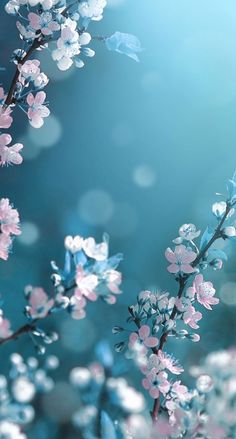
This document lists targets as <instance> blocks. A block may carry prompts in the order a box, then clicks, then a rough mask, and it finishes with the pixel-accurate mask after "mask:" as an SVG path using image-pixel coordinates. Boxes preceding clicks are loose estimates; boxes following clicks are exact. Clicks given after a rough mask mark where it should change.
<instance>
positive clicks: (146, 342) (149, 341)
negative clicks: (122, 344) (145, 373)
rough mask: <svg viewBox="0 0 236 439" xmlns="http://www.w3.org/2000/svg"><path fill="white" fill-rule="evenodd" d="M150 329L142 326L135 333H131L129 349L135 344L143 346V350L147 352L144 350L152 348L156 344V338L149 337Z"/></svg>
mask: <svg viewBox="0 0 236 439" xmlns="http://www.w3.org/2000/svg"><path fill="white" fill-rule="evenodd" d="M150 332H151V330H150V328H149V326H148V325H143V326H141V328H139V330H138V334H137V332H132V334H130V337H129V343H130V347H131V348H132V346H133V345H135V344H136V343H137V342H138V343H141V344H143V346H144V348H145V349H144V350H146V351H147V349H146V348H150V347H151V348H154V347H155V346H157V344H158V338H156V337H152V336H151V337H150Z"/></svg>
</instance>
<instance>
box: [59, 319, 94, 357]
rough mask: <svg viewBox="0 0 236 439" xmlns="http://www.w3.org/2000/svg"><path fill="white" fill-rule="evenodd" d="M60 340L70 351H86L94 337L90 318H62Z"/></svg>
mask: <svg viewBox="0 0 236 439" xmlns="http://www.w3.org/2000/svg"><path fill="white" fill-rule="evenodd" d="M60 333H61V334H62V335H61V342H62V344H63V345H64V347H65V348H66V349H68V350H69V351H72V352H86V351H88V350H89V349H90V348H91V346H92V345H93V343H94V341H95V339H96V332H95V328H94V326H93V323H92V322H91V320H89V319H88V318H87V317H86V319H83V320H79V321H78V320H73V319H70V320H64V321H63V322H62V324H61V331H60Z"/></svg>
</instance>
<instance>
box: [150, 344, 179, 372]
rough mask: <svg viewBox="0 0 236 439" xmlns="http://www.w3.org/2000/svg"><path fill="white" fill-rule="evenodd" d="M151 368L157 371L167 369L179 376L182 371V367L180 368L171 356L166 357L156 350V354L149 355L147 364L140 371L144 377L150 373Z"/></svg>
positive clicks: (165, 354) (163, 353) (164, 353)
mask: <svg viewBox="0 0 236 439" xmlns="http://www.w3.org/2000/svg"><path fill="white" fill-rule="evenodd" d="M153 368H155V369H157V370H159V371H161V370H165V369H168V370H169V371H170V372H171V373H173V374H175V375H179V374H180V373H182V372H183V371H184V369H183V367H182V366H180V365H179V364H178V362H177V361H176V360H175V359H174V358H173V357H171V355H168V354H167V353H166V352H163V351H161V350H158V354H151V355H150V356H149V358H148V361H147V364H146V365H145V366H143V367H142V368H141V370H142V372H143V373H144V374H145V375H146V374H147V373H148V371H151V370H152V369H153Z"/></svg>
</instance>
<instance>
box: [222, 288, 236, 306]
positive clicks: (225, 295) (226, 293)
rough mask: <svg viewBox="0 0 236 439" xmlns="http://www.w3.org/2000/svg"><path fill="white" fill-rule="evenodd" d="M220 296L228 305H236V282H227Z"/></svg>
mask: <svg viewBox="0 0 236 439" xmlns="http://www.w3.org/2000/svg"><path fill="white" fill-rule="evenodd" d="M220 298H221V300H222V302H223V303H225V304H226V305H236V283H234V282H226V283H225V284H224V285H223V286H222V287H221V289H220Z"/></svg>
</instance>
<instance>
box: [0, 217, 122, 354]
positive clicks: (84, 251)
mask: <svg viewBox="0 0 236 439" xmlns="http://www.w3.org/2000/svg"><path fill="white" fill-rule="evenodd" d="M14 218H15V217H14V216H13V219H14ZM4 227H5V228H6V231H9V232H10V231H11V232H12V233H13V232H15V233H16V232H17V230H18V224H17V222H16V221H15V222H13V220H12V222H11V223H10V222H8V223H6V224H4ZM65 250H66V253H65V264H64V268H63V269H62V270H61V269H59V268H58V267H57V265H56V264H55V262H52V267H53V269H54V273H53V274H52V282H53V286H54V289H53V292H52V293H51V294H50V295H48V294H47V293H46V292H45V291H44V289H43V288H42V287H33V286H30V285H29V286H27V287H26V288H25V298H26V301H27V306H26V307H25V310H24V313H25V315H26V317H27V320H28V323H27V324H26V325H24V326H23V327H21V328H19V330H17V331H16V332H15V333H14V332H13V331H12V329H11V324H10V322H9V321H8V320H7V319H5V318H3V315H2V314H1V315H0V344H3V343H4V342H6V341H7V340H11V339H14V338H17V337H18V336H19V335H21V334H24V333H30V334H31V338H32V340H33V342H34V345H35V348H36V351H37V352H38V353H41V354H43V353H44V352H45V345H48V344H50V343H53V342H54V341H56V340H57V339H58V335H57V333H55V332H45V331H44V330H43V329H42V328H41V327H39V325H38V323H39V321H40V320H42V319H44V318H46V317H47V316H49V315H50V314H52V313H56V312H58V311H63V310H67V311H68V313H69V314H70V315H71V317H72V318H74V319H83V318H84V317H85V316H86V311H85V307H86V305H87V302H88V301H91V302H94V301H96V300H98V299H99V298H100V299H102V300H103V301H105V302H106V303H108V304H111V305H112V304H114V303H115V302H116V297H117V295H118V294H121V290H120V284H121V280H122V278H121V273H120V272H119V271H117V267H118V265H119V263H120V261H121V260H122V255H121V254H117V255H115V256H112V257H109V256H108V253H109V248H108V236H107V235H104V240H103V242H101V243H99V244H97V243H96V241H95V240H94V238H92V237H90V238H86V239H84V238H82V237H81V236H75V237H74V238H73V237H72V236H67V237H66V239H65ZM1 312H2V311H1Z"/></svg>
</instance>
